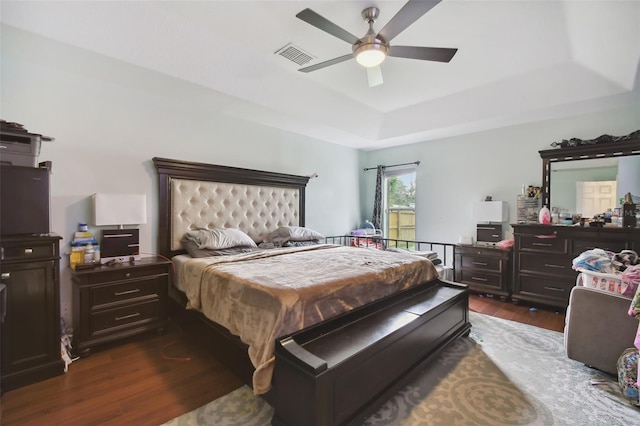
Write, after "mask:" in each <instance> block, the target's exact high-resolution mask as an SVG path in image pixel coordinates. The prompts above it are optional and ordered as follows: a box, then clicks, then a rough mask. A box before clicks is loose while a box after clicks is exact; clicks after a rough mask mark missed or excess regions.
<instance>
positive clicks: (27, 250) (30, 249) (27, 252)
mask: <svg viewBox="0 0 640 426" xmlns="http://www.w3.org/2000/svg"><path fill="white" fill-rule="evenodd" d="M24 254H33V249H32V248H26V249H24Z"/></svg>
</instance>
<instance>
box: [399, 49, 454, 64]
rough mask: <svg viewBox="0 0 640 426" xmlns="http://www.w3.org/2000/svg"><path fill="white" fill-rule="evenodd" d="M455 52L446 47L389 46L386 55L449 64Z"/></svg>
mask: <svg viewBox="0 0 640 426" xmlns="http://www.w3.org/2000/svg"><path fill="white" fill-rule="evenodd" d="M457 51H458V49H452V48H448V47H419V46H391V47H389V50H388V51H387V55H389V56H394V57H396V58H408V59H422V60H423V61H437V62H449V61H450V60H451V58H453V55H455V54H456V52H457Z"/></svg>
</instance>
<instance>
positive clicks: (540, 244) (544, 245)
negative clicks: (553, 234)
mask: <svg viewBox="0 0 640 426" xmlns="http://www.w3.org/2000/svg"><path fill="white" fill-rule="evenodd" d="M531 245H532V246H542V247H552V246H553V244H551V243H531Z"/></svg>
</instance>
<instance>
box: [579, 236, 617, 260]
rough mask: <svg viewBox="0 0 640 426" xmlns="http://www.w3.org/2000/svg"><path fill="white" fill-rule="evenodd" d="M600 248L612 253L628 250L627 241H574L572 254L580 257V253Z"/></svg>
mask: <svg viewBox="0 0 640 426" xmlns="http://www.w3.org/2000/svg"><path fill="white" fill-rule="evenodd" d="M594 248H599V249H603V250H608V251H612V252H614V253H618V252H621V251H622V250H626V249H627V248H628V244H627V242H626V241H596V240H573V242H572V248H571V254H573V255H574V257H575V256H578V255H579V254H580V253H582V252H584V251H587V250H593V249H594Z"/></svg>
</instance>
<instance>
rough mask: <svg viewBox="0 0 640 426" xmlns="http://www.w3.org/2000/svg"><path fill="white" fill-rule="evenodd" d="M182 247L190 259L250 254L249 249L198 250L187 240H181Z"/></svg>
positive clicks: (193, 243) (196, 246) (194, 244)
mask: <svg viewBox="0 0 640 426" xmlns="http://www.w3.org/2000/svg"><path fill="white" fill-rule="evenodd" d="M182 247H183V248H184V249H185V250H186V251H187V253H189V254H190V255H191V257H211V256H226V255H230V254H240V253H249V252H251V247H232V248H226V249H220V250H213V249H199V248H198V245H197V244H196V243H195V242H193V241H189V240H187V239H184V240H182Z"/></svg>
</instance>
